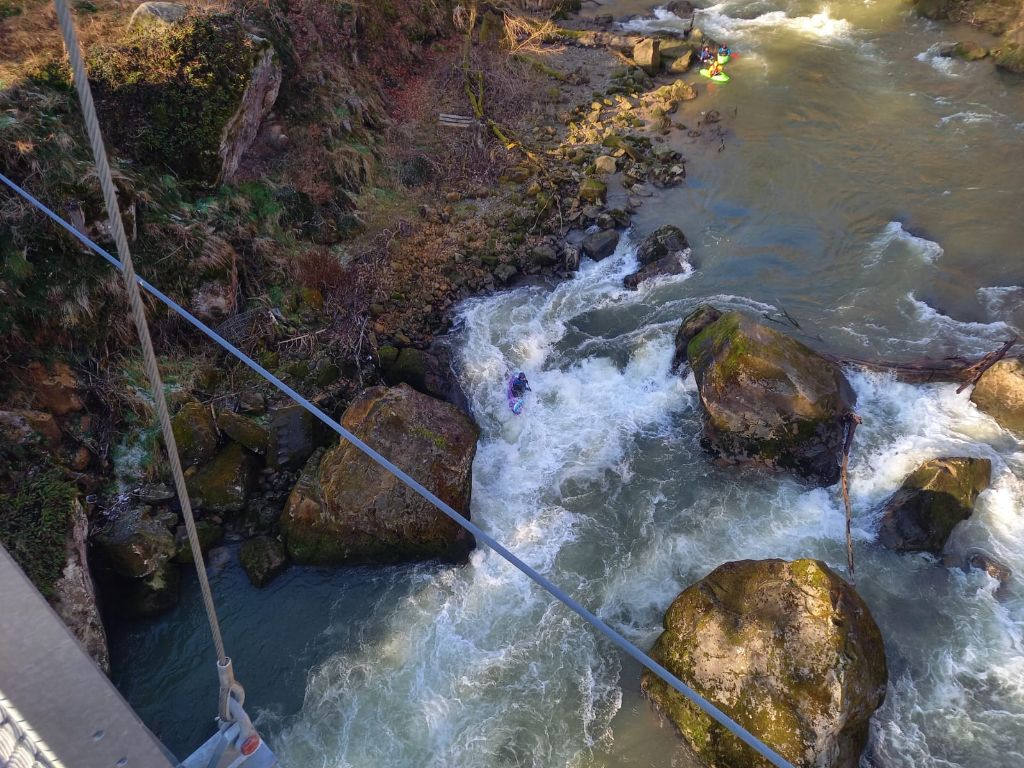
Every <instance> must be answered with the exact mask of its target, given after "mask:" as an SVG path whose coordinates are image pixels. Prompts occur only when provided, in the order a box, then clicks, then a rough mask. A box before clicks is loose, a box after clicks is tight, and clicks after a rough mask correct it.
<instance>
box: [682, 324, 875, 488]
mask: <svg viewBox="0 0 1024 768" xmlns="http://www.w3.org/2000/svg"><path fill="white" fill-rule="evenodd" d="M702 315H703V316H704V319H707V318H709V317H710V316H711V315H709V314H708V308H701V309H698V310H697V312H695V313H693V314H691V315H690V316H689V317H688V318H686V320H684V321H683V326H684V327H686V326H687V325H689V326H694V324H695V323H696V324H697V325H700V323H698V322H697V321H698V319H700V317H701V316H702ZM680 332H681V333H682V332H683V329H682V328H681V329H680ZM686 355H687V359H688V360H689V362H690V365H691V366H692V368H693V373H694V376H695V377H696V379H697V386H698V389H699V394H700V404H701V411H702V416H703V423H704V436H703V441H702V443H703V445H704V447H705V448H706V449H708V450H709V451H711V452H712V453H714V454H715V455H716V456H718V457H719V458H721V459H723V460H725V461H728V462H731V463H736V462H757V463H760V464H764V465H767V466H770V467H774V468H779V469H785V470H789V471H791V472H793V473H795V474H796V475H797V476H799V477H801V478H803V479H805V480H807V481H808V482H811V483H814V484H816V485H822V486H827V485H832V484H833V483H835V482H837V481H838V480H839V461H840V457H841V454H842V448H843V440H844V437H845V421H846V417H847V415H848V414H849V413H851V412H852V410H853V406H854V403H855V402H856V396H855V394H854V392H853V389H852V388H851V387H850V384H849V382H848V381H847V380H846V377H845V376H844V375H843V372H842V371H841V370H840V369H839V366H837V365H835V364H834V363H832V362H830V361H828V360H826V359H824V358H823V357H821V356H820V355H818V354H817V353H815V352H814V351H813V350H811V349H809V348H808V347H806V346H804V345H803V344H801V343H800V342H798V341H796V340H794V339H792V338H790V337H789V336H786V335H785V334H783V333H779V332H778V331H776V330H774V329H772V328H768V327H766V326H764V325H761V324H760V323H757V322H754V321H753V320H751V319H750V318H748V317H746V316H745V315H742V314H740V313H738V312H728V313H725V314H723V315H721V316H720V317H719V318H718V319H717V320H715V321H714V322H712V323H710V324H707V325H706V326H704V328H703V330H701V331H700V332H699V333H697V334H696V335H695V336H693V337H692V338H691V339H690V340H689V342H688V343H687V347H686Z"/></svg>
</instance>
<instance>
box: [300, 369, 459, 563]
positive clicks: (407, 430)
mask: <svg viewBox="0 0 1024 768" xmlns="http://www.w3.org/2000/svg"><path fill="white" fill-rule="evenodd" d="M342 424H343V426H344V427H345V428H346V429H348V430H350V431H351V432H353V433H354V434H355V435H356V436H357V437H359V438H360V439H362V440H365V441H366V443H367V444H368V445H370V446H371V447H372V448H374V449H375V450H377V451H379V452H380V453H382V454H383V455H385V456H387V457H388V458H389V459H390V460H391V461H392V462H394V463H395V464H396V465H397V466H398V467H400V468H401V469H403V470H404V471H406V472H408V473H409V474H410V475H411V476H412V477H414V478H416V479H417V480H419V481H420V482H422V483H423V484H424V485H425V486H426V487H427V488H429V489H430V490H431V491H432V492H434V493H435V494H437V495H438V497H439V498H441V499H442V500H443V501H445V502H446V503H448V504H449V505H450V506H452V508H453V509H455V510H456V511H457V512H459V513H460V514H462V515H464V516H465V517H467V518H468V517H469V508H470V493H471V489H472V465H473V457H474V456H475V455H476V441H477V437H478V436H479V428H478V427H477V425H476V424H475V423H474V422H473V420H472V419H471V418H470V417H469V416H467V415H466V414H465V413H463V412H462V411H461V410H459V409H458V408H456V407H455V406H453V405H450V404H449V403H445V402H442V401H441V400H437V399H435V398H432V397H428V396H427V395H424V394H422V393H420V392H417V391H416V390H414V389H413V388H412V387H410V386H408V385H406V384H401V385H399V386H397V387H392V388H390V389H389V388H386V387H373V388H371V389H368V390H366V391H364V392H363V393H362V394H360V395H359V396H358V397H357V398H356V399H355V400H354V401H353V402H352V404H351V405H350V406H349V407H348V409H347V410H346V411H345V415H344V416H343V418H342ZM280 525H281V531H282V533H283V534H284V538H285V544H286V546H287V549H288V554H289V555H290V556H291V558H292V559H293V560H295V561H296V562H298V563H309V564H318V565H342V564H349V563H382V562H400V561H406V560H421V559H430V558H435V557H440V558H442V559H446V560H459V559H462V558H464V557H465V556H466V554H467V553H468V552H469V550H471V549H472V548H473V546H474V545H475V541H474V539H473V537H472V536H471V535H470V534H469V533H468V532H466V530H465V529H464V528H462V527H461V526H459V525H457V524H456V523H455V522H454V521H452V520H450V519H449V518H448V517H447V516H445V515H444V514H443V513H442V512H440V511H438V510H437V509H435V508H434V507H433V506H432V505H431V504H430V503H429V502H427V501H425V500H424V499H423V498H422V497H421V496H419V495H418V494H416V493H415V492H414V491H412V490H410V489H409V488H407V487H406V486H405V485H404V484H403V483H402V482H401V481H399V480H398V479H397V478H395V477H394V476H393V475H391V474H390V473H389V472H387V471H386V470H384V469H383V468H381V467H380V466H378V465H377V464H375V463H373V462H372V461H371V460H370V459H369V458H367V457H366V456H365V455H364V454H363V453H362V452H361V451H359V450H358V449H356V448H354V447H353V446H352V445H350V444H349V443H348V442H344V441H343V442H340V443H339V444H338V445H336V446H335V447H333V448H331V449H330V450H329V451H327V452H326V453H325V454H324V455H323V457H322V458H318V460H316V462H315V464H314V460H313V459H311V460H310V462H309V463H308V464H307V465H306V468H305V469H304V470H303V473H302V476H301V477H300V479H299V482H298V483H297V484H296V486H295V488H294V489H293V490H292V494H291V496H290V497H289V498H288V503H287V505H286V506H285V511H284V513H283V514H282V516H281V522H280Z"/></svg>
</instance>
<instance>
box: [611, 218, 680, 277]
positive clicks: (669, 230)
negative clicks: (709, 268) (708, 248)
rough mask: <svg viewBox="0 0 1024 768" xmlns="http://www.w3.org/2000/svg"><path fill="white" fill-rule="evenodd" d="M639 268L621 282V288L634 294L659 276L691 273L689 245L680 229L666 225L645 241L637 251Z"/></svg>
mask: <svg viewBox="0 0 1024 768" xmlns="http://www.w3.org/2000/svg"><path fill="white" fill-rule="evenodd" d="M636 260H637V264H638V266H639V267H640V268H639V269H638V270H637V271H636V272H634V273H633V274H631V275H626V277H624V278H623V280H622V284H623V285H625V286H626V287H627V288H629V289H630V290H636V289H637V288H638V287H639V285H640V283H642V282H644V281H645V280H649V279H651V278H652V277H658V276H662V275H682V274H686V273H687V272H689V271H691V270H692V267H691V265H690V244H689V242H688V241H687V240H686V235H684V234H683V231H682V230H681V229H679V227H676V226H673V225H671V224H665V225H664V226H661V227H658V228H657V229H656V230H654V231H653V232H652V233H651V234H649V235H648V236H647V237H645V238H644V240H643V242H642V243H640V247H639V248H637V250H636Z"/></svg>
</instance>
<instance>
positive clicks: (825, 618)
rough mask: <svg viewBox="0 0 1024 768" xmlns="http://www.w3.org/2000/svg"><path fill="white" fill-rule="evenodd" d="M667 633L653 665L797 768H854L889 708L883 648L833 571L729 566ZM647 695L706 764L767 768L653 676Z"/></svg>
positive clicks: (694, 594) (675, 608) (812, 566)
mask: <svg viewBox="0 0 1024 768" xmlns="http://www.w3.org/2000/svg"><path fill="white" fill-rule="evenodd" d="M664 626H665V631H664V632H663V633H662V635H661V636H660V637H659V638H658V640H657V642H656V643H655V645H654V648H653V650H652V651H651V655H652V656H653V658H654V659H655V660H656V661H658V662H660V663H661V664H663V665H664V666H665V667H666V668H667V669H668V670H669V671H670V672H672V674H674V675H676V677H678V678H679V679H680V680H682V681H683V682H684V683H686V684H687V685H689V686H691V687H692V688H693V689H694V690H696V691H697V693H699V694H701V695H702V696H704V697H705V698H706V699H708V700H709V701H711V702H712V703H713V704H715V705H716V706H717V707H718V708H719V709H721V710H723V711H724V712H725V713H726V714H727V715H729V716H730V717H731V718H733V719H734V720H735V721H736V722H738V723H739V724H740V725H742V726H743V727H744V728H746V729H747V730H748V731H750V732H751V733H753V734H754V735H755V736H757V737H758V738H759V739H761V740H762V741H764V742H765V743H766V744H767V745H768V746H770V747H771V748H772V749H774V750H775V751H776V752H778V753H779V754H780V755H782V756H783V757H784V758H785V759H786V760H788V761H790V762H791V763H792V764H793V765H794V766H801V767H802V766H806V767H807V768H811V767H812V766H813V768H856V766H857V765H858V763H859V760H860V754H861V751H862V750H863V748H864V745H865V743H866V741H867V738H868V726H869V720H870V718H871V715H872V713H873V712H874V711H875V710H876V709H878V707H879V706H880V705H881V703H882V701H883V699H884V698H885V688H886V682H887V677H888V672H887V669H886V660H885V648H884V646H883V643H882V635H881V633H880V632H879V631H878V626H877V625H876V624H875V621H874V619H873V618H872V616H871V612H870V611H869V610H868V607H867V605H865V603H864V601H863V600H862V599H861V597H860V596H859V595H858V594H857V592H856V591H854V589H853V587H851V586H850V585H849V584H847V583H846V582H845V581H843V580H842V579H841V578H840V577H839V576H837V575H836V574H835V573H834V572H833V571H832V570H831V569H830V568H829V567H828V566H827V565H826V564H825V563H823V562H821V561H818V560H796V561H793V562H786V561H784V560H759V561H755V560H745V561H742V562H734V563H726V564H725V565H722V566H719V567H718V568H716V569H715V570H714V571H712V572H711V573H710V574H709V575H708V576H706V577H704V578H703V579H701V580H700V581H699V582H697V583H696V584H693V585H692V586H690V587H688V588H687V589H686V590H685V591H683V592H682V593H681V594H680V595H679V596H678V597H677V598H676V599H675V601H674V602H673V603H672V605H671V607H669V609H668V611H667V612H666V614H665V622H664ZM642 688H643V690H644V691H645V692H646V693H647V695H648V696H649V697H650V698H651V699H652V700H653V702H654V703H655V705H656V706H657V707H658V709H660V710H661V712H662V713H663V714H664V715H665V716H666V717H668V718H669V719H670V720H671V721H672V722H673V723H674V724H675V725H676V727H677V728H678V729H679V732H680V733H681V734H682V736H683V738H684V739H685V740H686V742H687V743H688V744H689V745H690V747H691V748H692V749H693V750H694V751H695V752H696V754H697V756H698V757H699V758H700V759H701V761H703V763H704V764H706V765H708V766H717V767H718V768H726V766H728V768H748V766H749V767H750V768H754V767H755V766H756V767H757V768H762V766H767V765H768V763H767V762H766V761H765V760H764V759H763V758H761V757H759V756H757V755H756V753H754V752H753V751H752V750H751V749H750V748H749V747H747V746H746V745H745V744H743V743H742V742H741V741H739V739H737V738H736V737H735V736H733V735H732V734H730V733H729V732H728V731H726V730H725V729H724V728H723V727H722V726H720V725H719V724H718V723H717V722H715V721H713V720H712V719H711V718H710V717H708V716H707V715H706V714H704V712H703V710H700V709H698V708H697V707H696V705H694V704H691V703H690V701H689V700H688V699H686V698H684V697H683V696H682V695H681V694H680V693H678V692H676V691H675V690H674V689H672V688H670V687H669V686H668V685H667V684H666V683H664V682H663V681H662V680H661V679H660V678H658V677H656V676H654V675H653V674H651V673H650V672H648V671H645V672H644V674H643V681H642Z"/></svg>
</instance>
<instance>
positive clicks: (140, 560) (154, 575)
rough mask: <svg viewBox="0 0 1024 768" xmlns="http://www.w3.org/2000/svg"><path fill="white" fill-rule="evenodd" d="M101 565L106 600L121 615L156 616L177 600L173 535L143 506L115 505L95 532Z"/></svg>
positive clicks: (106, 603)
mask: <svg viewBox="0 0 1024 768" xmlns="http://www.w3.org/2000/svg"><path fill="white" fill-rule="evenodd" d="M94 543H95V546H96V548H97V550H98V554H99V555H100V558H101V560H102V562H103V564H104V565H105V566H106V571H105V574H106V576H107V579H106V583H105V584H104V586H105V587H106V589H105V592H106V595H105V597H106V599H105V601H104V602H105V605H107V606H108V607H109V608H110V609H111V610H113V611H114V612H116V613H120V614H122V615H126V616H155V615H156V614H159V613H162V612H163V611H165V610H167V609H168V608H171V607H172V606H174V605H175V604H176V603H177V602H178V589H179V584H180V574H179V572H178V567H177V566H176V565H175V564H174V563H172V562H171V559H172V558H173V557H174V553H175V547H174V537H173V536H172V535H171V532H170V531H169V530H168V529H167V526H165V525H164V524H163V523H162V522H160V521H159V520H156V519H155V518H153V517H152V516H150V515H149V513H148V512H146V511H144V510H143V509H138V508H136V509H128V510H123V511H120V512H118V513H117V514H116V516H115V517H114V518H113V519H111V520H108V521H107V523H106V524H105V525H104V526H103V527H102V528H100V529H99V531H98V532H97V534H96V535H95V537H94Z"/></svg>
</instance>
